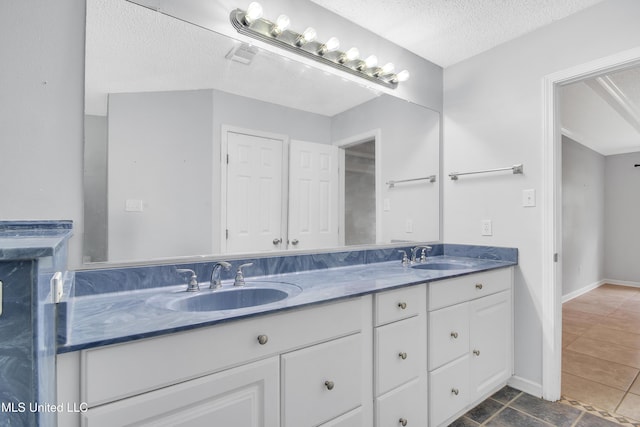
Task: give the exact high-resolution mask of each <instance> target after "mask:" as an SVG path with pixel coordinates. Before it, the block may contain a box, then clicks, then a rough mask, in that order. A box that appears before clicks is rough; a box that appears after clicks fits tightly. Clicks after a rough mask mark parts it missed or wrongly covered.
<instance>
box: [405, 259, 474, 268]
mask: <svg viewBox="0 0 640 427" xmlns="http://www.w3.org/2000/svg"><path fill="white" fill-rule="evenodd" d="M411 268H417V269H419V270H466V269H468V268H471V264H469V263H466V262H463V261H453V260H451V261H434V262H426V263H424V264H415V265H412V266H411Z"/></svg>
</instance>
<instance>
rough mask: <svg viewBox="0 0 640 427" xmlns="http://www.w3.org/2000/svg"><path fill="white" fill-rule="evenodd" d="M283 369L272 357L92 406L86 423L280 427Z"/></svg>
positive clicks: (89, 425)
mask: <svg viewBox="0 0 640 427" xmlns="http://www.w3.org/2000/svg"><path fill="white" fill-rule="evenodd" d="M278 365H279V360H278V357H272V358H270V359H266V360H263V361H260V362H255V363H251V364H248V365H245V366H240V367H238V368H234V369H229V370H227V371H223V372H220V373H217V374H214V375H209V376H206V377H203V378H199V379H195V380H191V381H187V382H184V383H181V384H177V385H174V386H171V387H167V388H164V389H160V390H157V391H153V392H150V393H145V394H141V395H139V396H136V397H131V398H129V399H124V400H121V401H118V402H115V403H111V404H108V405H103V406H99V407H97V408H91V409H89V410H88V411H87V412H86V413H84V414H82V418H83V419H82V422H83V424H82V425H83V426H86V427H101V426H105V427H112V426H120V425H136V426H154V427H162V426H166V427H169V426H171V427H174V426H176V427H177V426H180V427H201V426H202V427H205V426H243V427H245V426H246V427H278V426H279V425H280V419H279V415H280V414H279V390H278V389H279V375H278V374H279V372H278V368H279V366H278Z"/></svg>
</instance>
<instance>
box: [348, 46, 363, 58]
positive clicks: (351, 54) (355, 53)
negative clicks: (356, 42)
mask: <svg viewBox="0 0 640 427" xmlns="http://www.w3.org/2000/svg"><path fill="white" fill-rule="evenodd" d="M345 55H346V57H347V61H354V60H356V59H358V56H360V51H359V50H358V49H357V48H355V47H352V48H351V49H349V50H348V51H346V52H345Z"/></svg>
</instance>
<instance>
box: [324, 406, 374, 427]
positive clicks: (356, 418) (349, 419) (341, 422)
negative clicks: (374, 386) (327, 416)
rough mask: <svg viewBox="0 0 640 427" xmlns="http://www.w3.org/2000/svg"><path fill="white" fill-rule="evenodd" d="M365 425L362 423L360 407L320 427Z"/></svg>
mask: <svg viewBox="0 0 640 427" xmlns="http://www.w3.org/2000/svg"><path fill="white" fill-rule="evenodd" d="M358 426H360V427H367V426H365V425H364V414H363V413H362V407H359V408H357V409H354V410H353V411H351V412H348V413H346V414H344V415H341V416H339V417H338V418H335V419H333V420H331V421H328V422H326V423H324V424H322V425H321V426H320V427H358Z"/></svg>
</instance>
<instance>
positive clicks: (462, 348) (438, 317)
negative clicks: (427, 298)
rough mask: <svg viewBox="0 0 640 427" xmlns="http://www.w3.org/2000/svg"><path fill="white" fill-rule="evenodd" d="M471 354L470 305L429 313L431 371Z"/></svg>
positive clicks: (458, 305) (454, 306)
mask: <svg viewBox="0 0 640 427" xmlns="http://www.w3.org/2000/svg"><path fill="white" fill-rule="evenodd" d="M468 352H469V303H466V302H465V303H462V304H456V305H453V306H451V307H445V308H441V309H440V310H435V311H431V312H429V371H432V370H434V369H436V368H438V367H440V366H442V365H444V364H445V363H448V362H450V361H452V360H453V359H457V358H458V357H460V356H462V355H464V354H466V353H468Z"/></svg>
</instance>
